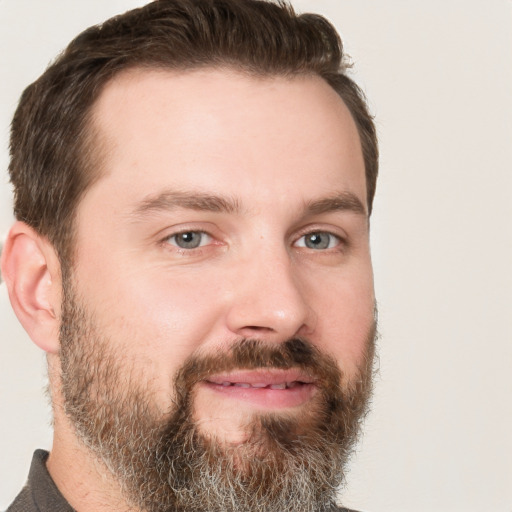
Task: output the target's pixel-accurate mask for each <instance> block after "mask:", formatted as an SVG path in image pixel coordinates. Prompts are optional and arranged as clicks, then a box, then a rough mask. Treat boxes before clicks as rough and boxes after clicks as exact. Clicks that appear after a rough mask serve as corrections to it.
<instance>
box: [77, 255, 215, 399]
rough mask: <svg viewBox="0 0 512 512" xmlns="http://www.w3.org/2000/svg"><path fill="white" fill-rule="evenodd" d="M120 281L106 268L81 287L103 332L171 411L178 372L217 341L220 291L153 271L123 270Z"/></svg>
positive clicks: (117, 274) (200, 283)
mask: <svg viewBox="0 0 512 512" xmlns="http://www.w3.org/2000/svg"><path fill="white" fill-rule="evenodd" d="M121 267H122V265H121ZM82 275H83V274H82ZM115 276H117V277H114V274H113V272H110V273H109V272H108V269H106V268H103V269H102V272H101V275H100V274H99V273H97V274H95V275H94V278H93V279H89V280H87V285H86V286H82V287H81V290H82V293H83V294H84V298H85V299H86V301H87V304H88V307H90V308H92V311H94V315H95V318H96V320H97V322H98V328H99V330H100V332H101V333H102V334H104V335H105V337H106V338H107V339H108V342H109V343H110V344H111V345H112V346H113V347H114V350H118V351H119V353H120V354H122V355H123V356H124V357H125V358H126V359H128V360H130V361H131V362H132V364H134V365H135V367H136V368H138V369H140V370H141V371H142V375H144V376H145V379H147V381H148V382H149V381H151V387H152V388H153V390H154V391H155V393H156V395H157V397H158V399H157V400H158V401H159V403H165V404H166V405H167V404H168V402H169V397H170V396H171V386H172V382H173V378H174V376H175V374H176V371H177V370H178V369H179V368H180V367H181V366H182V365H183V363H184V362H185V360H186V359H187V358H188V357H189V356H190V355H191V354H193V353H194V352H196V351H197V350H198V349H199V348H200V347H201V346H202V345H203V344H204V343H205V342H206V341H207V340H208V339H214V338H215V334H216V332H215V326H216V322H218V319H219V317H220V316H221V313H220V311H219V309H220V306H219V307H218V306H217V304H218V301H216V300H215V297H214V296H213V290H214V289H215V287H209V288H205V286H204V280H201V279H186V278H184V277H183V276H177V275H176V274H173V275H172V276H171V275H170V273H165V272H160V271H158V272H156V271H155V272H153V271H151V270H150V269H145V271H142V270H139V271H132V272H129V271H128V269H125V268H120V267H118V268H117V271H116V274H115ZM120 276H122V277H120ZM84 282H85V281H84ZM217 337H218V336H217Z"/></svg>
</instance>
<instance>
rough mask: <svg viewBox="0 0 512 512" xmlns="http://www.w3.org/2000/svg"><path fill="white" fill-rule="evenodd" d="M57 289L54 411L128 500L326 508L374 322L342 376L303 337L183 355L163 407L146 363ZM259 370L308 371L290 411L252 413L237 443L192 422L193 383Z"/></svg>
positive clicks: (160, 509) (353, 434)
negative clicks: (351, 374) (307, 389)
mask: <svg viewBox="0 0 512 512" xmlns="http://www.w3.org/2000/svg"><path fill="white" fill-rule="evenodd" d="M64 290H65V300H64V301H63V307H62V321H61V331H60V338H61V351H60V359H61V369H62V374H61V390H62V396H63V402H64V410H65V412H66V414H67V416H68V418H69V419H70V420H71V423H72V424H73V426H74V428H75V431H76V435H77V437H78V439H79V440H80V441H81V442H82V443H83V444H84V445H85V446H86V448H87V449H89V450H90V451H91V452H92V453H94V454H95V455H96V456H97V458H98V459H99V460H100V461H102V462H103V464H104V465H105V466H106V468H107V469H108V470H109V471H110V473H111V474H112V476H113V477H114V479H115V481H116V482H118V484H119V485H120V488H121V492H122V494H123V497H124V499H125V500H126V501H127V503H128V504H129V505H130V506H132V507H134V508H136V509H139V510H144V511H147V512H171V511H176V512H192V511H194V512H199V511H209V512H235V511H237V512H249V511H254V510H257V511H262V510H264V511H266V512H278V511H279V512H288V511H289V512H291V511H294V512H306V511H307V512H317V511H324V510H337V509H336V508H335V498H336V494H337V492H338V490H339V488H340V486H341V484H342V483H343V480H344V474H343V468H344V466H345V465H346V462H347V459H348V458H349V456H350V454H351V452H352V448H353V446H354V444H355V441H356V438H357V435H358V433H359V430H360V423H361V420H362V419H363V417H364V416H365V414H366V412H367V408H368V407H367V406H368V402H369V397H370V394H371V381H372V367H373V354H374V345H375V336H376V334H375V325H373V326H372V329H371V332H370V333H369V335H368V340H367V350H366V354H365V358H364V364H363V366H362V367H361V368H360V369H359V374H358V376H357V378H355V379H351V381H350V382H347V381H346V378H344V376H343V374H342V372H341V371H340V369H339V367H338V365H337V364H336V362H335V360H334V359H333V358H331V357H329V356H327V355H325V354H323V353H321V352H320V351H319V350H318V349H317V348H316V347H315V346H314V345H313V344H312V343H310V342H309V341H308V340H306V339H302V338H294V339H290V340H288V341H285V342H283V343H281V344H275V343H274V344H266V343H264V342H262V341H259V340H251V339H242V340H238V341H236V342H235V343H232V344H231V345H230V347H229V349H226V350H225V351H223V352H222V353H217V354H216V355H201V356H199V355H193V356H191V357H190V358H189V359H188V360H187V361H185V363H184V364H183V365H182V367H181V368H180V370H179V371H178V372H177V374H176V376H175V377H174V386H173V392H174V396H173V407H172V409H171V411H168V412H165V413H163V412H162V411H160V410H159V409H158V407H157V405H156V404H155V401H154V400H152V396H153V393H152V390H151V379H150V378H148V376H147V373H146V374H144V372H143V370H142V369H140V368H137V367H136V365H134V364H133V361H130V360H129V359H127V357H126V356H125V355H124V354H122V353H119V352H118V351H115V350H113V349H112V346H113V344H112V343H109V339H108V338H107V337H105V336H102V335H101V333H100V329H99V328H98V326H97V325H96V323H95V319H94V315H92V314H91V313H90V312H89V311H87V310H86V308H84V307H83V306H82V305H81V304H80V303H79V301H78V300H77V299H76V295H75V293H74V292H73V289H72V286H70V283H67V284H66V285H65V287H64ZM269 368H278V369H291V368H298V369H300V370H302V371H304V372H306V373H307V375H311V376H313V377H314V379H315V385H316V386H317V391H318V392H317V393H316V394H315V395H314V396H313V397H312V398H311V400H310V401H309V402H308V403H307V405H305V406H303V407H301V408H300V410H299V412H297V411H292V412H268V413H263V412H257V413H254V414H253V415H252V417H251V418H250V419H249V420H248V421H247V422H246V423H245V425H244V434H245V437H244V441H243V442H242V443H240V444H236V445H230V444H227V443H225V442H221V441H220V440H218V439H216V438H215V436H213V435H209V434H208V433H207V432H203V431H202V430H201V428H200V425H199V424H198V422H197V421H196V420H195V419H194V418H195V411H194V397H195V392H196V391H197V384H199V383H201V382H202V381H204V380H206V379H207V377H208V376H209V375H212V374H214V373H224V372H229V371H231V370H233V369H269ZM146 372H147V369H146Z"/></svg>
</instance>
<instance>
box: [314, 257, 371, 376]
mask: <svg viewBox="0 0 512 512" xmlns="http://www.w3.org/2000/svg"><path fill="white" fill-rule="evenodd" d="M316 296H317V301H316V303H317V312H318V313H317V318H318V322H317V326H316V330H315V332H316V337H317V338H316V339H317V340H319V341H317V343H318V345H321V348H322V349H323V350H324V351H325V352H326V353H328V354H330V355H331V356H333V357H334V358H335V359H336V360H337V362H338V364H339V366H340V368H341V370H342V371H343V372H344V373H345V375H346V376H347V378H349V379H350V378H351V377H352V376H354V375H356V374H357V373H358V371H359V369H360V368H361V366H362V365H363V364H364V362H365V356H366V354H367V351H368V343H369V342H370V341H373V340H370V339H371V338H372V337H373V332H374V327H375V326H374V321H375V319H374V308H375V295H374V290H373V278H372V273H371V267H368V266H367V267H366V268H361V271H360V272H358V271H356V269H353V271H352V272H349V273H348V274H340V275H338V276H332V278H331V279H330V280H329V281H327V282H326V283H325V285H324V288H323V292H322V291H320V290H317V292H316Z"/></svg>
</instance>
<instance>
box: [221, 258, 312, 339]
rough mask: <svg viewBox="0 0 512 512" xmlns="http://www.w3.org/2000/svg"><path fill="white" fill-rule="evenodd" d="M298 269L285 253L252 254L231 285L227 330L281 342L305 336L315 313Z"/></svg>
mask: <svg viewBox="0 0 512 512" xmlns="http://www.w3.org/2000/svg"><path fill="white" fill-rule="evenodd" d="M301 277H302V276H301V275H300V272H299V269H298V268H296V265H294V262H293V261H292V260H291V258H290V256H289V255H288V254H287V252H286V250H283V251H282V254H280V255H276V254H275V252H274V253H273V254H269V253H266V254H262V253H261V252H259V253H258V254H252V255H251V257H250V258H248V260H247V263H246V264H245V265H241V267H240V271H239V272H238V273H237V280H236V282H235V283H233V290H234V292H233V295H232V300H231V303H230V306H229V310H228V313H227V326H228V329H229V330H230V331H231V332H233V333H235V334H236V335H238V336H241V337H244V338H252V339H260V340H263V341H285V340H287V339H290V338H292V337H295V336H300V335H309V334H311V332H312V331H313V330H314V328H315V324H316V314H315V312H314V310H313V309H312V307H311V305H310V304H309V301H308V294H307V289H306V287H305V283H304V282H303V279H301Z"/></svg>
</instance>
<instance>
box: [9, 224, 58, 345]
mask: <svg viewBox="0 0 512 512" xmlns="http://www.w3.org/2000/svg"><path fill="white" fill-rule="evenodd" d="M1 265H2V278H3V279H4V280H5V283H6V285H7V291H8V293H9V298H10V300H11V304H12V307H13V309H14V312H15V313H16V316H17V317H18V320H19V321H20V322H21V324H22V325H23V327H24V328H25V330H26V331H27V333H28V335H29V336H30V338H31V339H32V341H33V342H34V343H35V344H36V345H37V346H38V347H40V348H42V349H43V350H44V351H46V352H50V353H57V352H58V349H59V324H60V300H61V289H62V287H61V277H60V263H59V259H58V257H57V254H56V251H55V249H54V248H53V246H52V245H51V244H50V242H49V241H48V240H47V239H46V238H44V237H41V236H40V235H39V234H38V233H36V232H35V231H34V230H33V229H32V228H31V227H30V226H28V225H27V224H25V223H24V222H19V221H18V222H16V223H15V224H14V226H13V227H12V228H11V230H10V231H9V234H8V235H7V240H6V241H5V245H4V248H3V250H2V260H1Z"/></svg>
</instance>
